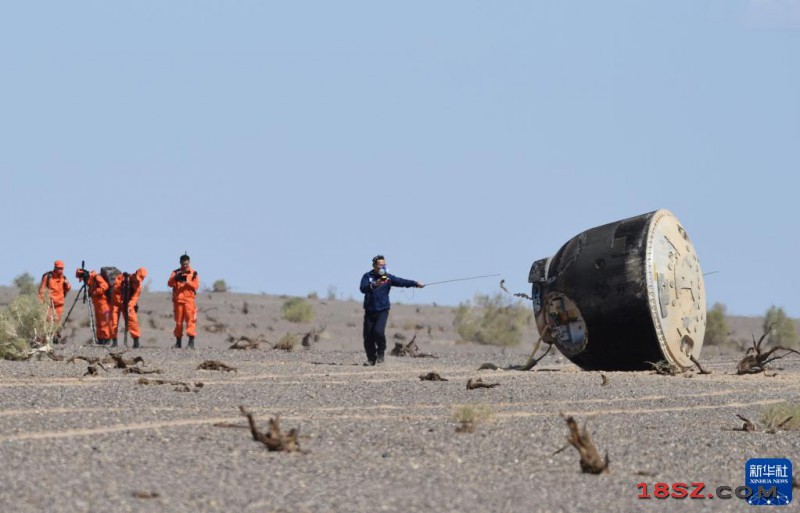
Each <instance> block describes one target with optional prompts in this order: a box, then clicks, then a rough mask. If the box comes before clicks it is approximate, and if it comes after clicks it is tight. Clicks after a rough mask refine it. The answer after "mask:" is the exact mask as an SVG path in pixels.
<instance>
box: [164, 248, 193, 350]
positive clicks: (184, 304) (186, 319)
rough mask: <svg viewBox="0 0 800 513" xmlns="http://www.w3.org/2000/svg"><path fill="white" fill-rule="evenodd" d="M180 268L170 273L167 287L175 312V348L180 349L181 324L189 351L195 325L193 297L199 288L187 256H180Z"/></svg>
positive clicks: (191, 345)
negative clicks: (187, 340) (169, 289)
mask: <svg viewBox="0 0 800 513" xmlns="http://www.w3.org/2000/svg"><path fill="white" fill-rule="evenodd" d="M180 263H181V266H180V267H179V268H178V269H175V270H174V271H172V274H171V275H170V277H169V280H168V281H167V286H169V287H171V288H172V306H173V310H174V312H175V331H173V333H174V335H175V347H176V348H178V349H180V348H181V343H182V340H183V324H184V323H186V335H188V337H189V344H188V345H187V346H186V347H188V348H189V349H194V337H195V334H196V333H195V327H196V325H197V306H196V305H195V296H197V289H199V288H200V279H199V278H198V277H197V271H195V270H194V269H192V266H191V260H190V259H189V255H181V258H180Z"/></svg>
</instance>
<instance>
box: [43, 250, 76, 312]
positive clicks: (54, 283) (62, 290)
mask: <svg viewBox="0 0 800 513" xmlns="http://www.w3.org/2000/svg"><path fill="white" fill-rule="evenodd" d="M62 266H63V264H62ZM71 289H72V285H70V284H69V280H67V277H66V276H64V272H63V271H62V270H59V269H53V270H52V271H48V272H46V273H44V274H43V275H42V282H41V283H40V284H39V301H44V293H45V290H46V291H47V292H48V293H49V295H50V301H51V303H52V306H51V307H50V308H48V309H47V320H48V321H52V322H55V323H59V322H61V314H62V313H63V312H64V296H66V295H67V292H69V291H70V290H71Z"/></svg>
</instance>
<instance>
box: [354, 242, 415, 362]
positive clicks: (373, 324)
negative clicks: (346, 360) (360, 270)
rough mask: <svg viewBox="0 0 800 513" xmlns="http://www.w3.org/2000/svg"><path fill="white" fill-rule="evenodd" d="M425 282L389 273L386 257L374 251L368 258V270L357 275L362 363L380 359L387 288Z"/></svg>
mask: <svg viewBox="0 0 800 513" xmlns="http://www.w3.org/2000/svg"><path fill="white" fill-rule="evenodd" d="M424 286H425V284H424V283H422V282H419V281H413V280H406V279H403V278H399V277H397V276H393V275H391V274H389V273H388V271H387V270H386V259H385V258H384V257H383V255H377V256H375V257H374V258H373V259H372V270H371V271H369V272H368V273H365V274H364V276H362V277H361V287H360V289H361V292H362V293H363V294H364V350H365V351H366V353H367V361H366V362H365V363H364V365H365V366H374V365H375V364H376V363H383V360H384V355H385V354H386V334H385V333H384V332H385V330H386V321H387V320H388V319H389V309H390V308H391V305H390V303H389V292H390V291H391V290H392V287H404V288H408V287H418V288H422V287H424Z"/></svg>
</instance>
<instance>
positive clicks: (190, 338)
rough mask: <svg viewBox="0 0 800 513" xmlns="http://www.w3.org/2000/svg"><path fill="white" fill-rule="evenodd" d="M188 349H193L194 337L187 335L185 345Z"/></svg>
mask: <svg viewBox="0 0 800 513" xmlns="http://www.w3.org/2000/svg"><path fill="white" fill-rule="evenodd" d="M186 347H188V348H189V349H194V337H189V343H188V344H187V345H186Z"/></svg>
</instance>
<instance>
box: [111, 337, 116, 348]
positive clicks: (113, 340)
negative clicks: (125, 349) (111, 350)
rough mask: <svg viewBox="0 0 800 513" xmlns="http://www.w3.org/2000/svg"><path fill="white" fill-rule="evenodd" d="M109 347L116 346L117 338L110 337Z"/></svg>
mask: <svg viewBox="0 0 800 513" xmlns="http://www.w3.org/2000/svg"><path fill="white" fill-rule="evenodd" d="M111 347H117V339H115V338H114V339H111Z"/></svg>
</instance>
